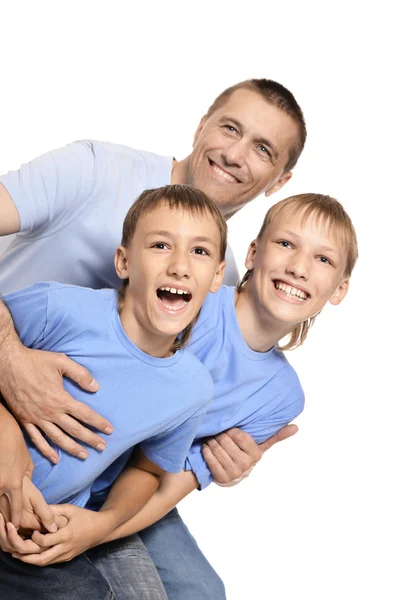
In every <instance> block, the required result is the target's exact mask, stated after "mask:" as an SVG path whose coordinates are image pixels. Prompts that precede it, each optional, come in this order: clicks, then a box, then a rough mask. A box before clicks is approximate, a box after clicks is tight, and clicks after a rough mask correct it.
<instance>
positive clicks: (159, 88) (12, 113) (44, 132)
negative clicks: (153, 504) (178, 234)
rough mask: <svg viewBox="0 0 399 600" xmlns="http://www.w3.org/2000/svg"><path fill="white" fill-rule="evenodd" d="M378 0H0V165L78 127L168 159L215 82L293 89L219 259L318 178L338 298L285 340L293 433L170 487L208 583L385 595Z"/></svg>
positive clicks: (390, 46) (385, 282)
mask: <svg viewBox="0 0 399 600" xmlns="http://www.w3.org/2000/svg"><path fill="white" fill-rule="evenodd" d="M143 5H144V6H143ZM276 5H277V6H276ZM393 6H394V3H393V2H384V1H380V2H378V3H370V2H362V3H360V2H350V1H348V0H347V1H346V2H344V3H341V2H338V1H334V2H330V3H328V4H327V3H325V2H314V3H312V2H306V1H305V2H295V3H294V2H280V3H276V2H273V3H271V2H266V1H258V2H256V1H251V0H246V1H245V2H242V3H235V2H233V0H231V1H230V2H216V0H214V1H213V2H207V1H205V0H202V1H201V2H197V3H193V2H192V3H190V2H173V1H170V2H163V3H161V2H159V3H157V2H150V1H147V2H146V3H143V2H141V3H138V2H137V3H136V2H133V1H131V2H118V1H115V0H114V1H113V2H112V3H111V2H107V3H106V2H101V1H97V2H85V1H82V0H81V1H80V2H75V1H71V0H69V1H68V2H60V1H58V2H54V1H53V2H43V1H40V0H36V1H35V2H32V3H23V2H19V1H15V0H14V2H13V3H12V4H11V3H10V2H1V13H0V19H1V26H0V27H1V32H0V75H1V79H0V90H1V92H0V140H1V141H0V172H5V171H7V170H9V169H11V168H17V167H18V166H19V164H20V163H21V162H23V161H26V160H29V159H31V158H33V157H35V156H37V155H39V154H41V153H42V152H45V151H47V150H51V149H53V148H56V147H58V146H61V145H64V144H66V143H68V142H70V141H73V140H75V139H79V138H94V139H100V140H106V141H112V142H119V143H125V144H127V145H131V146H133V147H136V148H141V149H146V150H150V151H153V152H158V153H160V154H167V155H170V154H173V155H174V156H176V157H177V158H178V159H181V158H183V157H185V156H186V155H187V154H188V153H189V152H190V147H191V141H192V136H193V133H194V130H195V128H196V126H197V123H198V121H199V119H200V117H201V116H202V115H203V114H204V113H205V112H206V110H207V108H208V106H209V105H210V103H211V102H212V100H213V99H214V97H215V96H216V95H217V94H218V93H219V92H220V91H221V90H222V89H224V88H225V87H227V86H229V85H232V84H234V83H236V82H238V81H240V80H242V79H246V78H249V77H268V78H272V79H275V80H277V81H279V82H281V83H283V84H284V85H285V86H287V87H288V88H289V89H291V91H293V93H294V94H295V96H296V98H297V100H298V102H299V103H300V105H301V106H302V108H303V110H304V113H305V117H306V120H307V125H308V131H309V137H308V142H307V145H306V148H305V151H304V154H303V156H302V158H301V159H300V161H299V164H298V166H297V168H296V169H295V172H294V177H293V179H292V181H291V182H289V184H288V185H287V186H286V187H285V188H284V189H283V190H281V191H280V192H279V193H278V194H276V195H275V196H273V197H272V198H271V199H269V200H267V201H265V199H264V198H259V199H258V200H256V201H255V202H253V204H252V205H251V206H248V207H247V208H245V209H244V210H243V211H242V212H240V213H239V214H238V215H237V216H236V217H235V218H234V219H233V220H232V221H231V222H230V223H229V226H230V234H231V243H232V246H233V248H234V250H235V252H236V257H237V260H238V261H239V264H240V265H242V262H243V257H244V255H245V250H246V247H247V245H248V243H249V242H250V240H251V239H252V238H253V237H254V236H255V235H256V233H257V230H258V228H259V226H260V223H261V220H262V218H263V215H264V213H265V211H266V209H267V207H268V206H269V204H270V202H269V201H270V200H271V201H277V200H280V199H282V198H284V197H285V196H287V195H291V194H294V193H299V192H314V191H315V192H321V193H327V194H331V195H334V196H336V197H337V198H338V199H340V200H341V201H342V203H343V204H344V205H345V207H346V208H347V209H348V212H349V213H350V215H351V216H352V219H353V221H354V224H355V226H356V228H357V231H358V237H359V246H360V260H359V263H358V266H357V267H356V269H355V274H354V276H353V281H352V289H351V290H350V293H349V295H348V297H347V299H346V300H345V301H344V303H343V304H342V306H340V307H337V308H334V309H332V308H331V309H328V310H325V312H324V313H323V314H322V315H321V317H320V318H319V319H318V322H317V323H316V325H315V327H314V329H313V330H312V332H311V334H310V336H309V340H308V341H307V342H306V344H305V346H304V348H302V349H300V350H297V351H295V352H293V353H292V354H290V355H289V358H290V360H292V363H293V364H294V365H295V367H296V368H297V370H298V372H299V374H300V377H301V380H302V383H303V386H304V388H305V391H306V396H307V405H306V409H305V412H304V413H303V415H302V416H301V417H300V418H299V419H298V424H299V426H300V431H299V433H298V434H297V435H296V436H295V437H294V438H292V439H291V440H289V441H286V442H284V443H283V444H280V445H279V446H278V447H275V448H273V449H272V450H271V451H270V452H269V453H268V455H267V456H265V457H264V458H263V460H262V462H261V463H260V464H259V465H258V466H257V467H256V468H255V470H254V472H253V474H252V475H251V477H250V478H249V479H248V480H247V481H245V482H244V483H242V484H241V485H239V486H238V487H236V488H234V489H230V490H226V489H220V488H217V487H216V486H211V488H209V489H208V490H207V491H205V492H203V493H197V492H196V493H194V494H193V495H192V497H191V498H189V499H187V500H186V501H185V502H184V503H183V505H182V513H183V515H184V517H185V518H186V520H187V523H188V524H189V526H190V528H191V530H192V532H193V533H194V534H195V536H196V538H197V540H198V542H199V543H200V545H201V547H202V548H203V550H204V552H205V553H206V555H207V556H208V558H209V559H210V561H211V562H212V564H213V565H214V566H215V568H216V569H217V570H218V572H219V573H220V575H221V576H222V577H223V579H224V581H225V584H226V588H227V597H228V600H241V599H243V598H245V599H246V598H251V599H252V598H257V599H258V598H261V599H263V598H265V599H269V598H273V599H274V600H286V599H288V598H292V597H298V598H306V599H307V600H316V599H317V600H319V599H321V598H322V599H323V600H329V599H334V600H335V599H336V598H340V599H345V600H346V599H353V598H356V599H357V598H362V599H364V598H373V599H374V598H384V599H385V600H391V599H392V600H397V598H398V597H399V582H398V566H397V563H398V553H397V539H398V534H399V527H398V517H397V507H398V494H397V492H396V488H397V481H396V480H397V456H398V441H397V421H398V396H399V395H398V392H397V386H396V382H394V373H395V370H396V368H397V364H396V363H397V360H396V359H397V339H398V326H397V315H398V308H397V305H398V297H399V294H398V274H397V270H398V269H397V266H398V265H397V263H398V252H397V246H398V241H397V240H398V234H397V229H398V227H397V221H396V219H397V212H398V209H397V204H398V192H397V181H396V174H397V169H398V165H397V163H398V137H399V135H398V134H399V127H398V100H399V97H398V91H397V86H398V66H397V56H398V54H399V53H398V50H399V49H398V46H397V44H396V38H397V29H396V27H395V19H394V16H393ZM395 46H396V47H395ZM187 600H190V599H187Z"/></svg>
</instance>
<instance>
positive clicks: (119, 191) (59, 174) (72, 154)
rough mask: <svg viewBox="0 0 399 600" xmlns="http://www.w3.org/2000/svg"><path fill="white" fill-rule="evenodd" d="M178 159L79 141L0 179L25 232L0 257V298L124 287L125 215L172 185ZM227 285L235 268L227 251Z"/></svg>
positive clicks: (232, 281)
mask: <svg viewBox="0 0 399 600" xmlns="http://www.w3.org/2000/svg"><path fill="white" fill-rule="evenodd" d="M172 164H173V158H172V157H166V156H159V155H157V154H152V153H150V152H143V151H141V150H134V149H133V148H129V147H128V146H122V145H119V144H110V143H108V142H97V141H93V140H82V141H78V142H74V143H73V144H69V145H68V146H65V147H64V148H60V149H58V150H54V151H52V152H48V153H47V154H44V155H43V156H39V157H38V158H36V159H34V160H32V161H31V162H29V163H26V164H24V165H22V166H21V168H20V169H19V170H18V171H11V172H10V173H8V174H7V175H3V176H1V177H0V183H2V184H3V185H4V187H5V188H6V190H7V191H8V193H9V194H10V196H11V198H12V199H13V201H14V203H15V205H16V207H17V209H18V212H19V216H20V220H21V229H20V233H18V234H17V235H16V236H15V237H14V239H13V241H12V242H11V244H10V245H9V246H8V247H7V248H6V250H5V251H4V252H3V254H1V256H0V293H2V294H8V293H10V292H15V291H16V290H19V289H22V288H24V287H27V286H29V285H32V284H33V283H37V282H38V281H60V282H62V283H70V284H73V285H80V286H84V287H91V288H95V289H99V288H119V286H120V280H119V279H118V277H117V275H116V273H115V267H114V255H115V250H116V248H117V247H118V245H119V244H120V241H121V237H122V224H123V220H124V218H125V216H126V213H127V211H128V210H129V208H130V207H131V205H132V204H133V202H134V201H135V200H137V198H138V196H139V195H140V194H141V193H142V192H143V191H144V190H146V189H151V188H157V187H162V186H164V185H168V184H170V181H171V175H172ZM226 257H227V269H226V275H225V283H227V284H228V285H235V284H236V283H237V279H238V272H237V267H236V265H235V261H234V257H233V254H232V252H231V250H230V249H229V248H228V250H227V254H226Z"/></svg>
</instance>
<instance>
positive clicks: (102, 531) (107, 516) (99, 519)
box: [89, 509, 118, 548]
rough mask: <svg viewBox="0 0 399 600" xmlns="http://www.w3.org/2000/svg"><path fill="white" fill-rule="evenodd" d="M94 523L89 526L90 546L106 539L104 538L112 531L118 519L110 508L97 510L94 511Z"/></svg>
mask: <svg viewBox="0 0 399 600" xmlns="http://www.w3.org/2000/svg"><path fill="white" fill-rule="evenodd" d="M95 515H96V517H95V523H93V525H94V526H93V527H91V528H90V532H91V534H92V535H91V536H90V546H89V547H90V548H93V547H94V546H97V545H98V544H102V543H104V542H105V541H106V538H108V536H109V535H110V534H111V533H112V532H113V530H114V529H115V528H116V527H117V526H118V520H117V518H116V514H115V512H114V511H112V510H108V509H106V510H99V511H98V512H96V513H95Z"/></svg>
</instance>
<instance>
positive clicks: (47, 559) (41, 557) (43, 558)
mask: <svg viewBox="0 0 399 600" xmlns="http://www.w3.org/2000/svg"><path fill="white" fill-rule="evenodd" d="M63 554H64V550H63V547H62V546H61V545H59V546H53V547H52V548H49V549H48V550H45V551H44V552H41V553H37V554H19V553H13V557H14V558H18V559H19V560H21V561H22V562H24V563H28V564H29V565H37V566H38V567H45V566H47V565H50V564H51V563H52V562H58V561H57V558H58V559H60V558H61V557H62V555H63Z"/></svg>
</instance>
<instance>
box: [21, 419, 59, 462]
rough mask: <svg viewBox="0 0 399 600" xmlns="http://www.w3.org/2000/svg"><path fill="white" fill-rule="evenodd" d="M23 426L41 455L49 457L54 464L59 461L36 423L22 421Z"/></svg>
mask: <svg viewBox="0 0 399 600" xmlns="http://www.w3.org/2000/svg"><path fill="white" fill-rule="evenodd" d="M24 427H25V429H26V432H27V434H28V435H29V437H30V439H31V440H32V443H33V444H34V445H35V446H36V448H37V449H38V450H39V451H40V452H41V453H42V454H43V456H45V457H46V458H48V459H50V460H51V462H52V463H53V464H54V465H56V464H57V463H58V461H59V457H58V454H57V452H56V451H55V450H54V448H52V447H51V446H50V444H49V443H48V442H47V441H46V440H45V438H44V437H43V435H42V433H41V432H40V430H39V429H38V428H37V427H36V425H33V423H24Z"/></svg>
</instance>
